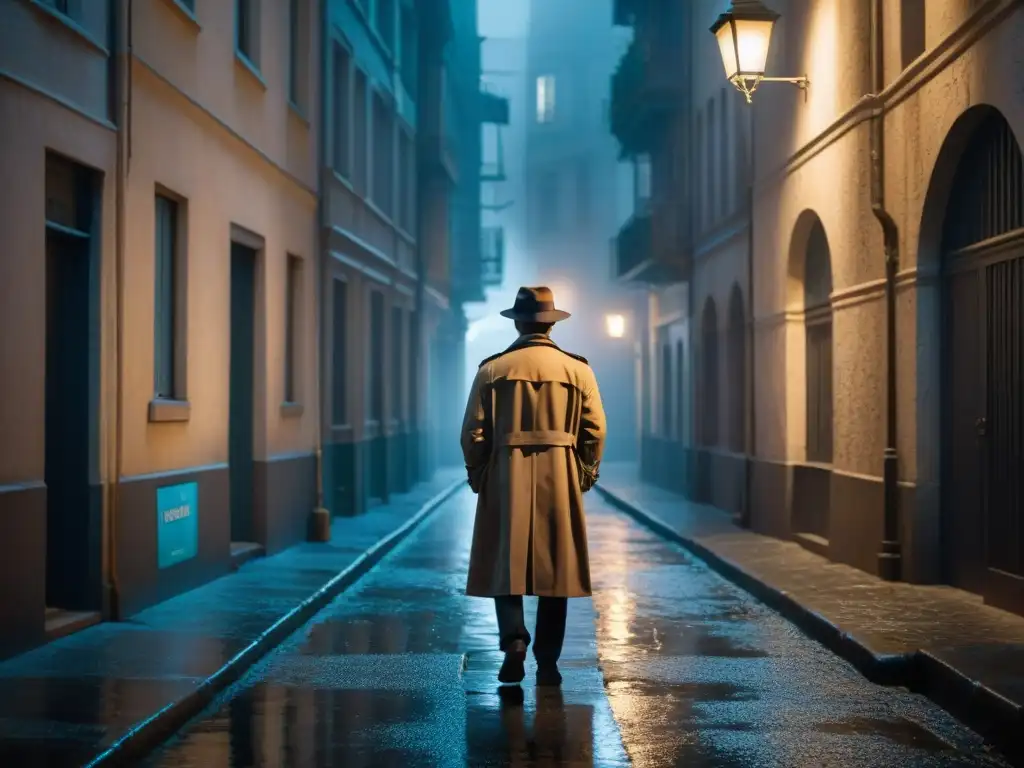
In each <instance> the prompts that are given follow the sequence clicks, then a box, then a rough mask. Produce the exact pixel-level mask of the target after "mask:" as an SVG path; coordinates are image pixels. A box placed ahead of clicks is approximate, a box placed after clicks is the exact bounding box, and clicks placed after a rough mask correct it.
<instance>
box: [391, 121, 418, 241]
mask: <svg viewBox="0 0 1024 768" xmlns="http://www.w3.org/2000/svg"><path fill="white" fill-rule="evenodd" d="M415 151H416V150H415V148H414V145H413V141H412V137H411V136H410V135H409V134H408V133H407V132H406V131H405V130H404V129H403V130H400V131H399V132H398V194H397V195H396V204H397V205H398V215H397V216H396V217H395V219H396V221H397V222H398V225H399V226H400V227H401V228H402V229H403V230H405V231H406V232H408V233H409V234H412V233H413V232H414V231H415V229H416V208H415V205H416V165H415V162H416V158H415Z"/></svg>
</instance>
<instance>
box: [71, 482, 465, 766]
mask: <svg viewBox="0 0 1024 768" xmlns="http://www.w3.org/2000/svg"><path fill="white" fill-rule="evenodd" d="M465 484H466V481H465V480H458V481H456V482H453V483H452V484H451V485H449V486H447V487H446V488H444V489H443V490H442V491H441V492H440V493H438V494H437V495H435V496H434V497H433V498H432V499H430V500H429V501H427V502H426V503H425V504H423V506H421V507H420V509H419V511H417V512H416V514H415V515H413V516H412V517H411V518H409V519H408V520H406V521H405V523H403V524H402V525H401V526H400V527H399V528H396V529H395V530H394V531H392V532H391V533H389V534H388V535H387V536H385V537H384V538H382V539H381V540H380V541H378V542H377V543H376V544H374V545H373V546H372V547H370V548H369V549H367V550H366V551H365V552H364V553H363V554H361V555H360V556H359V557H358V558H356V560H355V561H354V562H352V563H351V564H349V566H348V567H347V568H345V569H344V570H343V571H341V572H340V573H338V575H337V576H334V577H333V578H332V579H331V580H330V581H328V582H327V583H326V584H324V585H323V586H322V587H320V589H318V590H317V591H316V592H314V593H313V594H312V595H310V596H309V597H307V598H306V599H305V600H303V601H302V602H301V603H299V604H298V605H297V606H296V607H295V608H293V609H292V610H290V611H289V612H288V613H286V614H285V615H284V616H282V617H281V618H279V619H278V620H277V621H275V622H274V623H273V624H272V625H271V626H270V627H269V628H267V629H266V630H264V631H263V632H262V633H261V634H260V635H259V636H258V637H257V638H256V639H255V640H253V641H252V642H251V643H250V644H249V645H248V646H246V647H245V648H243V649H242V650H241V651H239V652H238V653H237V654H235V656H234V657H232V658H231V659H230V660H228V661H227V662H226V663H225V664H224V665H223V666H222V667H221V668H220V669H218V670H217V671H216V672H214V673H213V674H212V675H210V676H209V677H207V678H206V679H205V680H203V682H201V683H200V684H199V685H198V686H197V687H196V688H194V689H193V690H192V691H190V692H189V693H186V694H185V695H184V696H182V697H181V698H180V699H178V700H176V701H173V702H171V703H170V704H168V705H167V706H166V707H164V708H163V709H161V710H159V711H157V712H156V713H154V714H152V715H150V716H149V717H148V718H146V719H145V720H142V721H140V722H138V723H136V724H135V725H134V726H132V728H131V730H129V731H128V732H127V733H126V734H124V735H123V736H121V737H120V738H119V739H118V740H117V741H115V742H114V743H113V744H111V745H110V746H109V747H108V748H107V749H106V750H105V751H103V752H102V753H100V754H99V755H97V756H96V757H94V758H93V759H92V760H91V761H90V762H88V763H86V765H85V768H100V767H101V766H102V767H103V768H107V767H108V766H120V765H134V764H136V761H138V760H140V759H141V758H143V757H145V756H146V755H148V754H149V753H150V752H152V751H153V750H154V749H156V748H157V747H159V746H160V745H161V744H163V743H164V742H165V741H167V740H168V739H169V738H171V737H172V736H173V735H174V734H175V733H177V732H178V731H179V730H180V729H181V728H182V726H184V725H185V724H186V723H187V722H188V721H189V720H191V719H192V718H193V717H195V716H196V715H197V714H199V713H200V712H202V711H203V710H204V709H205V708H206V707H207V706H209V704H210V703H211V702H212V701H213V700H214V698H216V697H217V695H218V694H220V693H221V692H222V691H224V689H225V688H228V687H229V686H230V685H232V684H233V683H235V682H236V681H237V680H238V679H239V678H241V677H242V675H244V674H245V673H246V672H247V671H248V670H249V669H250V668H251V667H252V666H253V665H254V664H256V662H258V661H259V660H260V659H261V658H262V657H263V656H265V655H266V654H267V653H268V652H269V651H271V650H273V649H274V648H275V647H276V646H278V645H279V644H280V643H281V642H282V641H283V640H284V639H285V638H287V637H288V636H289V635H291V634H292V633H293V632H295V630H297V629H298V628H299V627H301V626H302V625H303V624H305V623H306V622H307V621H309V620H310V619H311V618H313V616H315V615H316V614H317V613H319V612H320V611H321V610H322V609H323V608H325V607H326V606H327V605H328V604H329V603H330V602H331V601H332V600H333V599H334V598H335V597H337V596H338V595H339V594H341V593H342V592H344V591H345V590H346V589H348V588H349V587H350V586H352V584H354V583H355V582H356V581H358V580H359V579H360V578H361V577H363V576H364V575H366V573H367V572H369V571H370V570H372V569H373V567H374V566H375V565H377V563H379V562H380V561H381V560H382V559H383V558H384V557H385V556H386V555H387V554H388V553H390V552H391V551H392V550H393V549H394V548H395V547H396V546H397V545H398V544H399V543H401V542H402V541H403V540H404V539H406V538H408V536H409V534H411V533H412V532H413V531H414V530H415V529H416V528H417V527H418V526H419V525H420V523H422V522H423V521H424V520H426V519H427V518H428V517H430V515H431V514H432V513H434V512H435V511H437V509H438V508H440V506H441V505H442V504H443V503H444V502H445V501H447V500H448V499H449V498H451V497H452V496H453V495H455V493H456V492H458V491H459V490H460V489H461V488H462V487H463V486H464V485H465Z"/></svg>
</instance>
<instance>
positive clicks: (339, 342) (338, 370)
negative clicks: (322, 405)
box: [331, 278, 348, 425]
mask: <svg viewBox="0 0 1024 768" xmlns="http://www.w3.org/2000/svg"><path fill="white" fill-rule="evenodd" d="M333 282H334V291H333V293H334V295H333V297H332V303H331V311H332V323H331V334H332V339H331V423H332V424H337V425H341V424H346V423H347V422H348V407H347V406H348V403H347V400H348V382H347V380H346V379H347V376H348V338H347V333H348V283H346V282H345V281H344V280H338V279H337V278H335V279H334V281H333Z"/></svg>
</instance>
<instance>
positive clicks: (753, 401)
mask: <svg viewBox="0 0 1024 768" xmlns="http://www.w3.org/2000/svg"><path fill="white" fill-rule="evenodd" d="M750 108H751V110H753V109H754V105H753V104H751V105H750ZM754 125H755V116H754V113H753V111H751V114H750V120H748V121H747V127H748V130H749V132H750V141H749V145H750V150H749V153H748V156H747V162H748V163H750V168H749V170H748V173H749V174H750V179H749V183H748V189H747V195H748V199H747V216H749V220H748V221H747V328H748V330H747V376H746V381H745V382H744V383H743V385H744V386H745V387H746V388H747V392H746V394H747V419H748V421H747V424H748V430H749V432H748V437H747V439H748V440H749V441H750V446H749V448H748V449H747V473H746V478H745V480H746V489H745V490H746V499H744V504H743V509H742V510H741V512H740V519H739V524H740V527H742V528H749V527H750V524H751V521H752V520H753V519H754V460H755V457H756V456H757V407H756V405H757V397H756V393H755V389H754V372H755V368H754V365H755V355H756V350H755V348H754V347H755V342H756V336H755V332H756V328H755V327H754V186H755V184H756V182H757V162H756V159H757V141H756V140H755V137H754Z"/></svg>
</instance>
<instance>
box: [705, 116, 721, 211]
mask: <svg viewBox="0 0 1024 768" xmlns="http://www.w3.org/2000/svg"><path fill="white" fill-rule="evenodd" d="M706 114H707V121H708V125H707V132H706V133H705V136H704V138H705V140H706V141H707V146H706V147H704V148H703V149H704V152H705V155H704V162H705V163H706V165H707V169H708V170H707V177H706V178H705V180H704V182H705V184H706V185H707V186H706V187H705V188H704V189H702V190H701V194H702V195H704V196H705V197H706V198H707V205H706V206H705V209H706V211H707V219H706V220H705V222H704V223H705V224H706V225H707V226H711V225H713V224H714V223H715V221H716V220H717V218H718V196H717V195H718V184H717V183H716V179H715V172H716V171H717V167H716V166H717V165H718V157H717V153H718V144H719V142H718V134H717V133H715V123H716V121H715V100H714V99H713V98H711V99H708V107H707V111H706Z"/></svg>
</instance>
